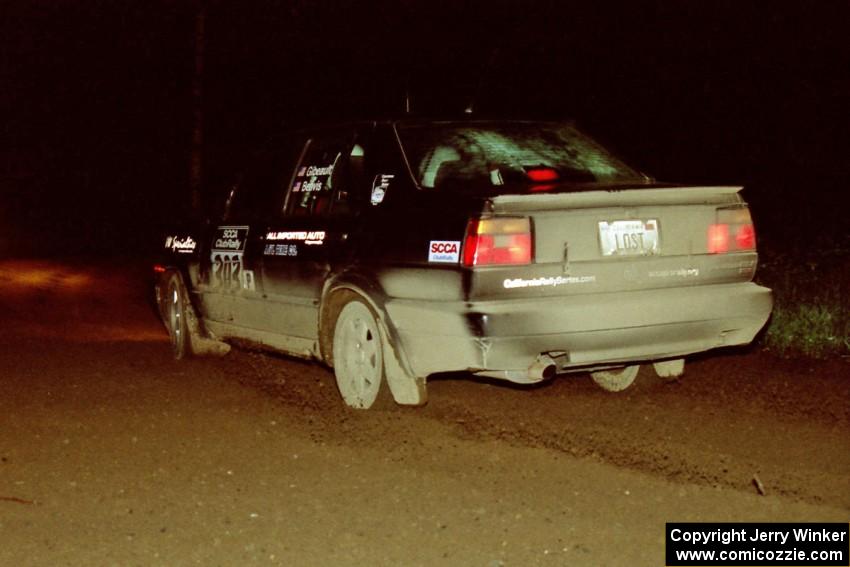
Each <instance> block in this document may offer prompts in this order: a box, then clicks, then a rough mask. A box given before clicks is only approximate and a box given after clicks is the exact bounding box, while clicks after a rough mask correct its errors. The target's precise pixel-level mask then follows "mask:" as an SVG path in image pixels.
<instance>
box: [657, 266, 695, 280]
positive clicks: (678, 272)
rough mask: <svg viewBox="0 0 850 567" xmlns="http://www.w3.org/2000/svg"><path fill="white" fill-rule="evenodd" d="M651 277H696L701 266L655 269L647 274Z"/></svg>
mask: <svg viewBox="0 0 850 567" xmlns="http://www.w3.org/2000/svg"><path fill="white" fill-rule="evenodd" d="M647 275H648V276H649V277H651V278H695V277H697V276H699V268H677V269H674V270H655V271H652V272H649V274H647Z"/></svg>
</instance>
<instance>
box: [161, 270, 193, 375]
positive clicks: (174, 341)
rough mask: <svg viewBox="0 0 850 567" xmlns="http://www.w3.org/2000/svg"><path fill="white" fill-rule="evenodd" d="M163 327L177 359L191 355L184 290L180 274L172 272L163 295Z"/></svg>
mask: <svg viewBox="0 0 850 567" xmlns="http://www.w3.org/2000/svg"><path fill="white" fill-rule="evenodd" d="M163 302H164V303H165V305H164V310H163V315H164V319H165V327H166V328H167V329H168V336H169V338H170V339H171V349H172V352H173V354H174V358H175V359H177V360H180V359H183V358H186V357H188V356H191V354H192V343H191V338H190V337H189V325H188V314H187V308H188V306H187V305H186V290H185V288H184V286H183V282H182V280H181V279H180V276H179V275H178V274H176V273H172V274H171V275H170V276H169V277H168V282H167V283H166V286H165V296H164V297H163Z"/></svg>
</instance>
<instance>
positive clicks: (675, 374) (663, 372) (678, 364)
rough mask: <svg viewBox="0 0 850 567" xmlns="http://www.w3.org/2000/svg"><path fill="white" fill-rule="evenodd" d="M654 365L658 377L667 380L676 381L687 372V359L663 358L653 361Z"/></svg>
mask: <svg viewBox="0 0 850 567" xmlns="http://www.w3.org/2000/svg"><path fill="white" fill-rule="evenodd" d="M652 367H653V368H654V369H655V373H656V374H658V377H659V378H661V379H662V380H664V381H665V382H675V381H676V380H678V379H679V378H681V377H682V374H684V373H685V359H684V358H675V359H673V360H662V361H660V362H653V363H652Z"/></svg>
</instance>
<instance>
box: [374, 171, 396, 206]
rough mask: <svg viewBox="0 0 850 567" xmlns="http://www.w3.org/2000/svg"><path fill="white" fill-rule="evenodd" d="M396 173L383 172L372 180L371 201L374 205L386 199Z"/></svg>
mask: <svg viewBox="0 0 850 567" xmlns="http://www.w3.org/2000/svg"><path fill="white" fill-rule="evenodd" d="M394 177H395V175H390V174H387V173H382V174H380V175H376V176H375V179H374V180H373V181H372V195H371V197H370V199H369V202H370V203H372V204H373V205H380V204H381V202H382V201H383V200H384V197H385V196H386V194H387V189H388V188H389V186H390V181H392V180H393V178H394Z"/></svg>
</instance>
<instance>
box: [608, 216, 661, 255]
mask: <svg viewBox="0 0 850 567" xmlns="http://www.w3.org/2000/svg"><path fill="white" fill-rule="evenodd" d="M599 244H600V246H601V247H602V255H603V256H644V255H649V254H658V221H657V220H656V219H649V220H618V221H612V222H607V221H601V222H600V223H599Z"/></svg>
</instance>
